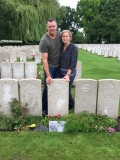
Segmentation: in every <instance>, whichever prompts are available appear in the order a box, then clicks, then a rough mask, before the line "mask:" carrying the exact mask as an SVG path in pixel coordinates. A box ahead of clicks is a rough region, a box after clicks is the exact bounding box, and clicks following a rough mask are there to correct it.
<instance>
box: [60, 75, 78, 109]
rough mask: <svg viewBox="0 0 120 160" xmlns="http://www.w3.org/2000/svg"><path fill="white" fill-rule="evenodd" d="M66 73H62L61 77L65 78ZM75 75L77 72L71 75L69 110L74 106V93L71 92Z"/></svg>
mask: <svg viewBox="0 0 120 160" xmlns="http://www.w3.org/2000/svg"><path fill="white" fill-rule="evenodd" d="M64 76H65V75H63V74H62V73H61V78H63V77H64ZM75 76H76V73H75V74H74V75H72V76H70V82H69V110H70V109H72V108H74V99H73V97H72V94H71V87H72V84H73V81H74V79H75Z"/></svg>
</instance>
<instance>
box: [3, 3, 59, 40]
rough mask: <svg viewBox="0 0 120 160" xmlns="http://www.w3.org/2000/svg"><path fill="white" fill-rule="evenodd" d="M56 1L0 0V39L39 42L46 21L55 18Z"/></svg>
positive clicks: (44, 30) (44, 29)
mask: <svg viewBox="0 0 120 160" xmlns="http://www.w3.org/2000/svg"><path fill="white" fill-rule="evenodd" d="M57 3H58V1H57V0H50V1H49V0H1V1H0V31H1V32H0V39H8V40H9V39H13V40H23V41H26V42H27V41H39V40H40V38H41V37H42V35H43V34H44V33H45V32H46V28H45V25H46V20H47V19H48V18H49V17H53V18H56V16H57Z"/></svg>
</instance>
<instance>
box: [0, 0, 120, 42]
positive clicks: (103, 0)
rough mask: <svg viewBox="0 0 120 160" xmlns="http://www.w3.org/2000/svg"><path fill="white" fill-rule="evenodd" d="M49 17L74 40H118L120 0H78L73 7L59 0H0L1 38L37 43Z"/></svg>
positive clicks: (119, 38)
mask: <svg viewBox="0 0 120 160" xmlns="http://www.w3.org/2000/svg"><path fill="white" fill-rule="evenodd" d="M50 17H52V18H55V19H56V21H57V23H58V30H60V31H62V30H63V29H69V30H70V31H71V32H72V34H73V40H72V41H73V42H74V43H102V41H105V42H106V43H120V0H79V1H78V3H77V6H76V9H73V8H70V7H69V6H66V7H65V6H60V3H59V0H0V40H2V39H6V40H22V41H23V42H24V43H28V42H34V43H39V41H40V39H41V37H42V35H43V34H44V33H46V27H45V26H46V20H47V19H48V18H50ZM80 28H83V32H81V31H80V30H79V29H80Z"/></svg>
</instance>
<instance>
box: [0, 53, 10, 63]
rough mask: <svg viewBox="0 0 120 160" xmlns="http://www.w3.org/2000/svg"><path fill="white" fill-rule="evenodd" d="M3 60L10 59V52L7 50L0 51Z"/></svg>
mask: <svg viewBox="0 0 120 160" xmlns="http://www.w3.org/2000/svg"><path fill="white" fill-rule="evenodd" d="M2 57H3V61H8V62H9V61H10V53H9V52H6V51H4V52H2Z"/></svg>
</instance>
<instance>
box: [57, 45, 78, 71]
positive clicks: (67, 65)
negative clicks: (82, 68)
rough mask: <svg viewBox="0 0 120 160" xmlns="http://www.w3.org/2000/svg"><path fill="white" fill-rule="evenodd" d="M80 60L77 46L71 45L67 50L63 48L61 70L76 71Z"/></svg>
mask: <svg viewBox="0 0 120 160" xmlns="http://www.w3.org/2000/svg"><path fill="white" fill-rule="evenodd" d="M77 58H78V48H77V47H76V45H75V44H73V43H70V44H69V45H68V46H67V48H66V50H65V51H63V47H62V48H61V52H60V68H62V69H67V70H68V69H70V70H72V71H73V70H74V69H75V68H76V64H77Z"/></svg>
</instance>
